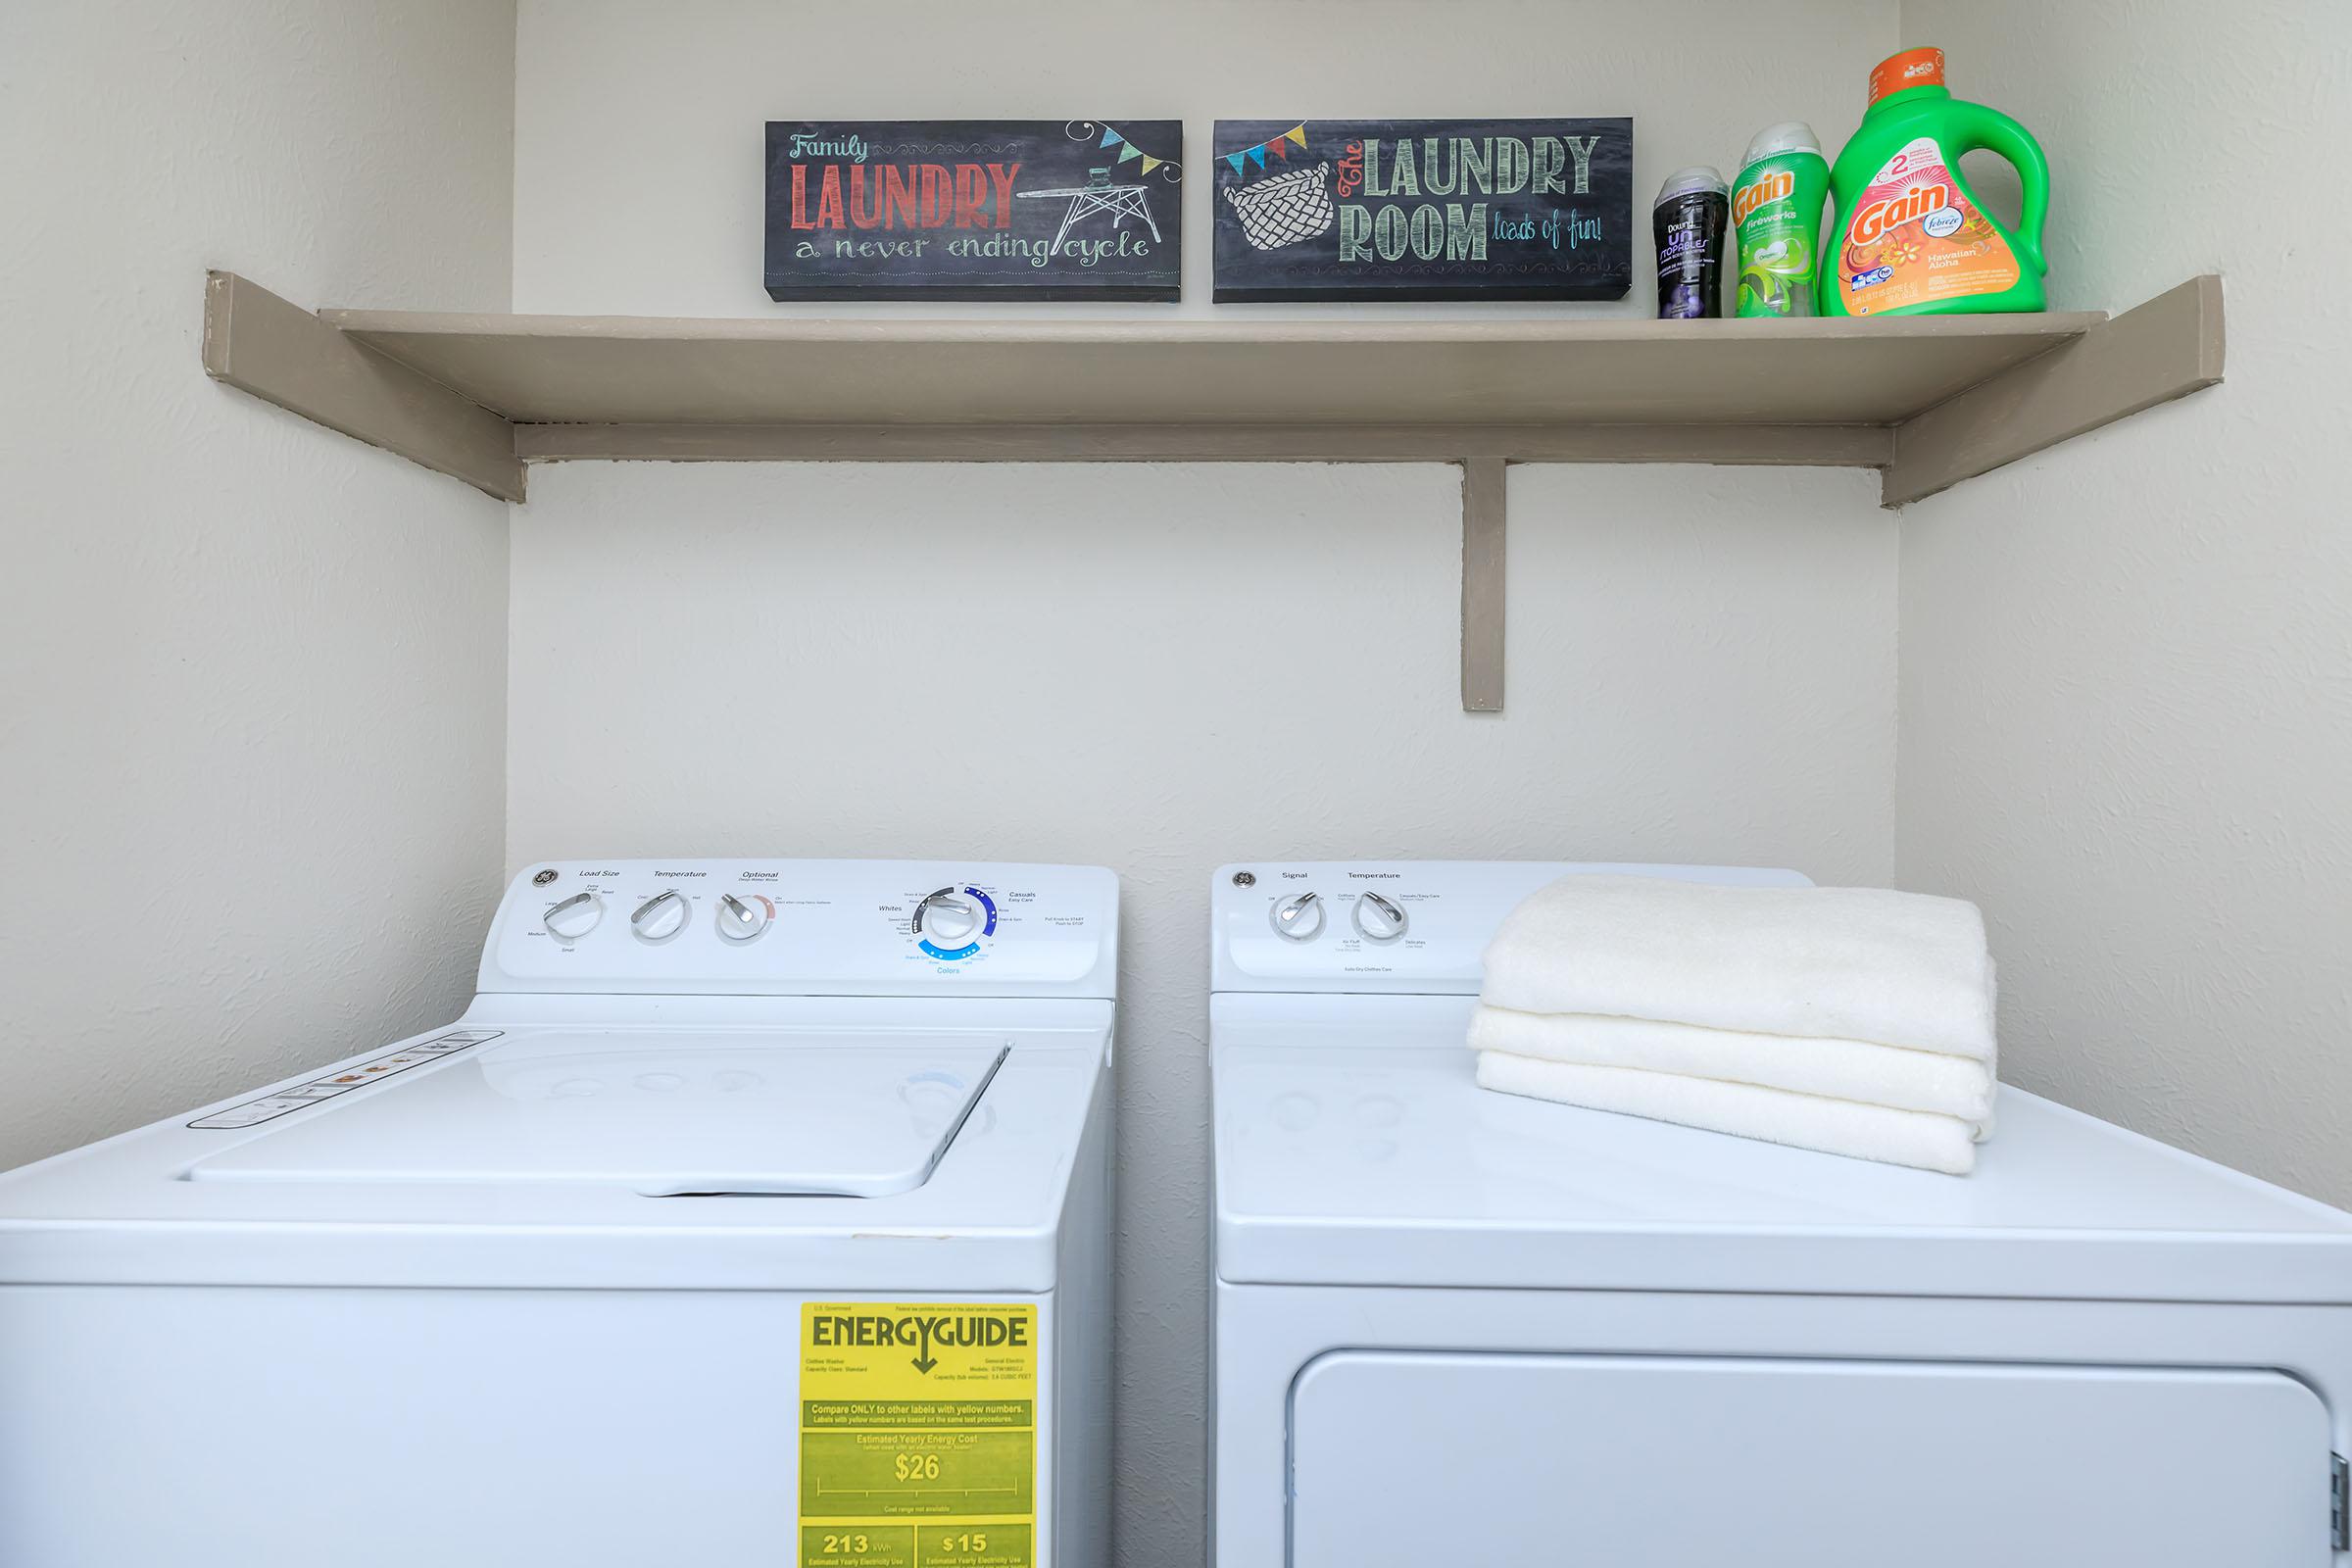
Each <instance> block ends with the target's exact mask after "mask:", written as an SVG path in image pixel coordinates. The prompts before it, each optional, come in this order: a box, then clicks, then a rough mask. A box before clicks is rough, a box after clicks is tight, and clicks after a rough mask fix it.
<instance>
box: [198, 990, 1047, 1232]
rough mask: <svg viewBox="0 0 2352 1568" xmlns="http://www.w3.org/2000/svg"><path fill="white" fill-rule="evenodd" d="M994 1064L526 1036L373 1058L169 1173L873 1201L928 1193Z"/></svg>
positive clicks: (994, 1052)
mask: <svg viewBox="0 0 2352 1568" xmlns="http://www.w3.org/2000/svg"><path fill="white" fill-rule="evenodd" d="M1009 1049H1010V1048H1009V1047H1008V1045H1006V1044H1005V1042H1003V1041H997V1040H989V1039H986V1038H981V1039H975V1038H974V1037H973V1036H972V1035H970V1034H968V1033H966V1034H940V1035H928V1036H926V1035H920V1034H900V1035H891V1036H886V1037H882V1038H880V1039H877V1038H875V1037H873V1036H870V1035H867V1036H858V1037H852V1036H847V1035H831V1036H828V1035H826V1034H823V1033H812V1032H805V1031H804V1032H793V1033H784V1032H768V1031H759V1030H733V1031H710V1032H698V1033H691V1034H678V1035H670V1034H663V1033H660V1032H649V1031H646V1030H643V1029H631V1030H595V1029H554V1030H548V1029H542V1030H532V1031H527V1032H524V1033H520V1034H510V1035H508V1036H507V1037H505V1038H502V1039H496V1040H492V1041H489V1042H486V1043H484V1044H481V1045H478V1046H475V1047H473V1048H472V1049H471V1050H469V1051H467V1052H466V1053H465V1054H462V1055H454V1054H453V1055H451V1056H449V1057H448V1058H447V1059H445V1060H441V1061H428V1062H420V1063H417V1070H412V1069H411V1068H410V1064H408V1063H406V1062H404V1061H401V1060H400V1059H399V1058H398V1057H397V1056H395V1057H391V1058H386V1063H385V1065H386V1068H387V1070H389V1071H391V1072H392V1073H393V1074H394V1076H392V1077H391V1078H390V1079H389V1080H388V1081H386V1082H383V1083H381V1084H377V1085H368V1086H367V1092H366V1093H364V1094H352V1095H350V1096H348V1097H347V1098H343V1099H339V1100H336V1101H333V1102H330V1103H326V1104H323V1105H320V1106H319V1108H318V1110H317V1111H316V1112H315V1113H314V1114H312V1115H309V1116H305V1117H299V1118H295V1119H292V1120H290V1121H288V1122H286V1123H284V1124H283V1125H281V1126H280V1127H278V1128H274V1129H269V1130H265V1131H263V1132H261V1133H260V1134H259V1135H257V1136H255V1137H253V1138H251V1139H249V1140H247V1141H246V1142H243V1143H240V1144H238V1145H236V1146H234V1147H233V1148H230V1149H226V1150H223V1151H222V1152H220V1153H217V1154H213V1155H210V1156H208V1157H206V1158H203V1159H200V1160H198V1161H196V1162H195V1164H194V1165H193V1166H192V1167H190V1169H189V1172H188V1175H189V1179H191V1180H193V1181H197V1182H283V1183H314V1184H315V1183H343V1182H353V1183H395V1184H407V1183H500V1184H515V1183H522V1184H534V1185H535V1184H541V1183H577V1184H589V1185H596V1186H604V1187H611V1188H618V1189H625V1190H626V1191H628V1192H631V1193H635V1194H638V1195H641V1196H644V1197H648V1198H667V1197H679V1196H689V1195H706V1194H707V1195H730V1194H735V1195H759V1196H784V1197H807V1196H815V1197H842V1198H879V1197H884V1196H887V1195H890V1194H894V1193H903V1192H907V1191H909V1190H911V1189H913V1188H916V1187H920V1186H922V1185H923V1183H924V1182H926V1181H927V1180H929V1179H930V1177H931V1174H932V1172H933V1170H934V1168H935V1167H936V1166H937V1165H938V1164H939V1161H940V1157H941V1156H942V1155H943V1154H945V1153H946V1152H947V1150H948V1147H949V1145H950V1144H951V1143H953V1142H954V1140H955V1138H956V1133H957V1132H958V1131H959V1130H960V1129H961V1128H962V1126H963V1124H964V1121H965V1118H966V1117H967V1116H968V1115H969V1114H970V1111H971V1108H972V1106H973V1104H974V1103H976V1102H977V1101H978V1099H979V1097H980V1095H981V1094H982V1092H983V1091H984V1090H986V1088H987V1087H988V1084H989V1081H990V1079H992V1078H993V1077H994V1076H995V1075H996V1072H997V1070H998V1068H999V1067H1000V1066H1001V1065H1002V1064H1003V1062H1004V1059H1005V1054H1006V1053H1007V1051H1008V1050H1009ZM422 1069H429V1070H422ZM371 1070H376V1069H375V1068H374V1067H371V1066H362V1067H357V1068H354V1069H353V1071H354V1073H365V1072H368V1071H371Z"/></svg>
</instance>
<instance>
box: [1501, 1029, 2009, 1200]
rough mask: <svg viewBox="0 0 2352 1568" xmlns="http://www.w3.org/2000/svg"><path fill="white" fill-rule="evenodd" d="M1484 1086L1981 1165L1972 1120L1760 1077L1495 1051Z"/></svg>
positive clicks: (1900, 1156) (1820, 1146) (1821, 1147)
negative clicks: (1797, 1088) (1768, 1084)
mask: <svg viewBox="0 0 2352 1568" xmlns="http://www.w3.org/2000/svg"><path fill="white" fill-rule="evenodd" d="M1478 1083H1479V1087H1480V1088H1482V1089H1495V1090H1500V1091H1501V1092H1502V1093H1504V1094H1506V1095H1527V1096H1531V1097H1533V1098H1534V1099H1537V1100H1552V1101H1557V1102H1559V1103H1561V1104H1564V1105H1582V1106H1584V1107H1586V1108H1587V1109H1590V1110H1612V1111H1616V1112H1618V1113H1620V1114H1622V1115H1627V1116H1646V1117H1647V1118H1649V1119H1650V1120H1651V1121H1667V1122H1674V1123H1677V1124H1678V1125H1681V1126H1684V1127H1699V1128H1704V1129H1705V1130H1706V1131H1708V1132H1716V1133H1730V1134H1732V1135H1733V1136H1734V1137H1738V1138H1756V1139H1761V1140H1763V1141H1764V1142H1766V1143H1771V1144H1787V1145H1789V1147H1790V1148H1793V1149H1810V1150H1814V1151H1817V1152H1821V1153H1825V1154H1843V1155H1846V1156H1847V1157H1849V1158H1852V1159H1875V1160H1879V1161H1881V1162H1882V1163H1885V1164H1888V1165H1910V1166H1915V1167H1917V1168H1918V1169H1920V1170H1934V1171H1942V1172H1943V1173H1945V1174H1946V1175H1951V1176H1965V1175H1967V1174H1968V1173H1969V1172H1970V1171H1972V1170H1974V1169H1975V1168H1976V1164H1977V1146H1976V1140H1975V1133H1974V1130H1973V1129H1972V1128H1970V1126H1969V1125H1968V1123H1966V1122H1964V1121H1961V1120H1959V1119H1958V1118H1957V1117H1953V1116H1936V1115H1930V1114H1928V1113H1927V1112H1925V1111H1918V1110H1893V1109H1890V1108H1888V1107H1887V1106H1885V1105H1862V1104H1856V1103H1854V1102H1852V1101H1850V1100H1828V1099H1825V1098H1823V1097H1821V1096H1819V1095H1798V1094H1791V1093H1790V1092H1789V1091H1788V1090H1786V1089H1765V1088H1761V1087H1759V1086H1757V1085H1755V1084H1729V1083H1720V1082H1717V1081H1716V1080H1714V1079H1711V1078H1683V1077H1678V1076H1676V1075H1675V1074H1673V1073H1663V1072H1643V1071H1642V1069H1641V1068H1639V1067H1585V1066H1578V1065H1575V1064H1572V1063H1569V1062H1564V1061H1538V1060H1536V1059H1535V1058H1534V1057H1532V1056H1513V1055H1508V1054H1504V1053H1502V1052H1499V1051H1482V1052H1480V1053H1479V1054H1478Z"/></svg>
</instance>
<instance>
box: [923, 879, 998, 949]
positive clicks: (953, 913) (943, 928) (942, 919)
mask: <svg viewBox="0 0 2352 1568" xmlns="http://www.w3.org/2000/svg"><path fill="white" fill-rule="evenodd" d="M981 924H982V916H981V913H980V907H979V906H978V905H976V904H974V903H973V902H972V901H971V900H970V899H968V898H965V897H964V896H963V895H962V894H960V893H957V892H955V891H953V890H951V889H948V888H942V889H940V890H939V891H938V892H937V893H934V894H932V895H931V896H930V897H928V898H926V899H924V900H923V902H922V903H920V904H918V905H916V906H915V907H914V931H915V935H917V936H921V937H928V938H930V940H931V941H932V943H933V944H934V945H935V946H938V947H943V948H956V947H961V946H962V945H963V944H964V943H965V942H967V941H969V940H970V939H971V937H972V935H973V934H974V933H975V932H977V931H978V930H979V929H980V927H981Z"/></svg>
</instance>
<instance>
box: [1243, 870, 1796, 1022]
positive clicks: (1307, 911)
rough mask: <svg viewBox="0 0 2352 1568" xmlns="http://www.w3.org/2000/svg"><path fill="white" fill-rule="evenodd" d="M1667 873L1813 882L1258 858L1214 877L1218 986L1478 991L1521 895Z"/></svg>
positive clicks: (1754, 873)
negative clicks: (1567, 884)
mask: <svg viewBox="0 0 2352 1568" xmlns="http://www.w3.org/2000/svg"><path fill="white" fill-rule="evenodd" d="M1578 873H1585V874H1591V875H1618V876H1668V877H1679V878H1681V879H1683V880H1685V881H1691V882H1733V883H1746V884H1749V885H1752V886H1759V887H1803V886H1805V885H1806V879H1805V878H1804V877H1802V876H1800V875H1798V874H1797V873H1796V872H1794V871H1770V870H1750V869H1742V868H1740V867H1734V866H1713V865H1644V864H1630V863H1604V862H1600V861H1589V860H1255V861H1242V862H1239V863H1236V864H1233V865H1227V866H1222V867H1220V868H1219V869H1218V871H1217V873H1216V877H1215V880H1214V881H1212V882H1211V883H1210V885H1209V916H1210V920H1211V930H1210V956H1209V970H1210V986H1211V988H1212V989H1214V990H1217V991H1301V992H1384V991H1406V992H1420V993H1424V994H1427V995H1433V996H1468V995H1472V994H1474V993H1476V992H1477V990H1478V985H1479V979H1480V972H1481V962H1480V960H1481V958H1482V956H1484V955H1485V953H1486V948H1487V943H1488V942H1489V941H1490V940H1492V939H1493V937H1494V935H1495V928H1496V927H1498V926H1500V925H1501V924H1502V921H1503V917H1504V916H1506V915H1508V914H1509V913H1510V912H1511V910H1512V909H1514V908H1516V907H1518V904H1519V901H1520V900H1522V899H1524V898H1526V897H1527V896H1528V895H1529V894H1531V893H1533V892H1535V891H1536V890H1537V889H1538V888H1540V887H1544V886H1545V885H1546V884H1548V883H1551V882H1555V881H1557V880H1558V879H1559V878H1561V877H1563V876H1571V875H1576V874H1578Z"/></svg>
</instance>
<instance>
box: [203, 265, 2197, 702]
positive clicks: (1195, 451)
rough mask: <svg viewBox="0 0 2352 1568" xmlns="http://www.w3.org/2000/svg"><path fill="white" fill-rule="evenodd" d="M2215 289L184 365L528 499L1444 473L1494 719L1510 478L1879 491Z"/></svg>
mask: <svg viewBox="0 0 2352 1568" xmlns="http://www.w3.org/2000/svg"><path fill="white" fill-rule="evenodd" d="M2222 342H2223V338H2222V291H2221V280H2220V279H2219V278H2218V277H2212V276H2206V277H2198V278H2192V279H2190V280H2189V281H2188V282H2185V283H2182V284H2181V285H2180V286H2179V287H2177V288H2175V289H2172V290H2170V291H2169V292H2167V293H2165V294H2162V295H2159V296H2158V297H2157V298H2155V299H2153V300H2150V301H2149V302H2147V303H2146V304H2144V305H2141V306H2139V307H2138V308H2136V309H2134V310H2131V311H2128V312H2126V313H2125V314H2123V315H2122V316H2119V317H2115V318H2113V319H2110V318H2108V317H2106V316H2104V315H2101V314H2099V313H2097V312H2076V313H2069V314H2055V313H2053V314H2049V315H2041V316H1957V317H1907V318H1892V319H1879V320H1840V319H1819V320H1796V321H1779V320H1746V321H1742V320H1729V321H1648V320H1593V319H1574V320H1560V319H1537V320H1495V319H1487V318H1479V319H1462V320H1458V321H1423V320H1413V321H1382V320H1377V319H1362V318H1360V317H1357V318H1349V319H1345V320H1338V319H1334V320H1305V321H1301V320H1266V319H1255V320H1253V319H1249V318H1247V317H1246V316H1236V317H1234V318H1232V319H1220V320H1215V321H1192V320H1161V321H1152V320H1124V319H1122V320H1088V321H1068V322H1064V321H1042V320H1034V319H1005V320H994V321H942V320H846V321H845V320H818V319H789V318H788V319H763V320H745V321H737V320H710V319H651V318H636V317H572V316H486V315H444V314H437V313H431V312H410V311H323V312H320V313H319V314H317V315H313V314H311V313H310V312H307V311H304V310H302V309H300V308H299V307H297V306H294V305H292V304H289V303H288V302H287V301H285V300H282V299H280V298H278V297H277V296H276V295H274V294H271V293H270V292H269V291H268V290H266V289H263V288H261V287H259V286H257V285H255V284H253V283H250V282H248V281H246V280H245V279H243V278H240V277H237V276H235V275H233V274H231V273H225V272H214V273H211V274H209V275H208V281H207V287H206V294H205V338H204V356H205V368H206V369H207V370H208V371H209V372H210V373H211V374H212V375H214V376H216V377H217V378H219V379H221V380H223V381H226V382H228V383H230V384H231V385H233V386H238V387H241V388H243V389H244V390H246V391H248V392H251V393H253V394H255V395H256V396H259V397H262V398H266V399H268V400H269V401H270V402H272V403H276V404H278V405H280V406H282V407H284V408H287V409H290V410H292V411H294V412H295V413H297V414H301V415H304V416H306V417H310V418H313V419H316V420H318V421H319V422H320V423H322V424H326V425H329V426H332V427H333V428H335V429H338V430H341V431H343V432H345V433H346V434H349V435H353V436H357V437H359V438H360V439H361V440H364V441H369V442H372V443H374V444H376V445H378V446H382V447H385V448H388V449H389V450H391V451H394V452H398V453H400V454H402V455H403V456H405V457H409V458H412V459H414V460H416V461H417V462H418V463H421V464H423V465H425V466H427V467H432V468H437V469H439V470H441V471H442V472H445V473H450V474H454V475H456V476H457V477H459V478H462V479H464V480H466V482H468V483H470V484H473V485H475V486H477V487H479V488H481V489H483V490H486V491H488V492H489V493H490V494H492V495H495V496H500V497H503V498H505V499H507V500H511V501H519V500H521V499H522V495H523V469H524V466H525V465H526V464H529V463H548V462H561V461H564V460H573V459H599V458H601V459H613V458H619V459H654V460H669V461H706V460H729V459H733V460H746V459H803V460H808V459H815V460H831V461H912V462H920V461H957V462H977V461H1021V462H1041V461H1042V462H1150V461H1164V462H1207V461H1222V462H1235V461H1246V462H1339V463H1378V462H1414V463H1426V462H1449V463H1458V464H1460V465H1462V466H1463V552H1464V554H1463V561H1464V567H1463V588H1462V603H1463V612H1464V620H1463V641H1462V697H1463V706H1464V707H1465V708H1467V709H1471V710H1474V711H1486V710H1492V709H1498V708H1500V707H1501V706H1502V593H1501V586H1502V571H1503V466H1504V465H1505V464H1506V463H1729V464H1778V465H1797V466H1845V467H1867V468H1877V469H1879V470H1881V472H1882V474H1883V479H1882V486H1881V495H1882V498H1883V500H1884V501H1885V503H1886V504H1887V505H1888V506H1896V505H1899V504H1901V503H1903V502H1905V501H1912V500H1916V499H1918V498H1919V497H1922V496H1926V495H1932V494H1934V493H1935V492H1936V491H1938V490H1941V489H1944V488H1945V487H1947V486H1949V485H1952V484H1956V483H1958V482H1959V481H1960V480H1962V479H1966V478H1969V477H1972V476H1974V475H1976V474H1980V473H1983V472H1985V470H1987V469H1989V468H1994V467H1998V466H2000V465H2002V464H2005V463H2010V462H2013V461H2015V460H2016V459H2018V458H2022V457H2025V456H2028V455H2029V454H2032V453H2034V452H2038V451H2041V450H2042V449H2044V448H2046V447H2050V446H2054V445H2056V444H2057V443H2059V442H2061V441H2064V440H2067V439H2069V438H2070V437H2073V436H2076V435H2081V434H2082V433H2083V432H2085V431H2088V430H2092V429H2096V428H2097V427H2099V426H2100V425H2103V424H2107V423H2111V422H2113V421H2114V420H2116V419H2120V418H2122V417H2125V416H2127V415H2130V414H2133V413H2136V412H2138V411H2139V410H2141V409H2145V408H2148V407H2150V406H2152V405H2154V404H2157V403H2161V402H2165V401H2167V400H2168V399H2171V398H2177V397H2180V396H2181V395H2183V394H2185V393H2188V392H2193V391H2195V390H2196V389H2197V388H2199V387H2204V386H2210V385H2212V384H2213V383H2215V382H2216V381H2219V380H2220V379H2221V378H2222Z"/></svg>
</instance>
